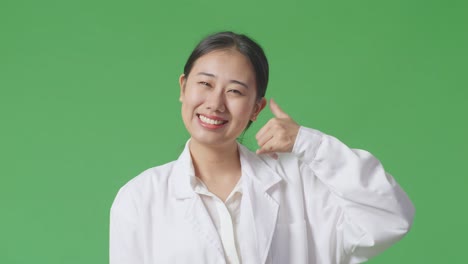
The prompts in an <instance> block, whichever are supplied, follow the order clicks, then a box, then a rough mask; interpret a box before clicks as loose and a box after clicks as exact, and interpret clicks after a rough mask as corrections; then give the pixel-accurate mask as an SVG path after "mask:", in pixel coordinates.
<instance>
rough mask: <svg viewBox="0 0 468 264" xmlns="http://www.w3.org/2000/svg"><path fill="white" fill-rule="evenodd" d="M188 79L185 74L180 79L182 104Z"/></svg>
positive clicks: (180, 99)
mask: <svg viewBox="0 0 468 264" xmlns="http://www.w3.org/2000/svg"><path fill="white" fill-rule="evenodd" d="M186 81H187V80H186V78H185V74H183V73H182V74H181V75H180V77H179V86H180V96H179V101H180V102H182V100H183V98H184V93H185V83H186Z"/></svg>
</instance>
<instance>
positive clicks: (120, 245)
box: [109, 186, 143, 264]
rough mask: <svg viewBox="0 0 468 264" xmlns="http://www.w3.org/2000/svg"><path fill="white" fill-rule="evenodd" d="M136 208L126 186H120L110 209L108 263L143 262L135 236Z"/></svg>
mask: <svg viewBox="0 0 468 264" xmlns="http://www.w3.org/2000/svg"><path fill="white" fill-rule="evenodd" d="M137 216H138V208H137V206H136V203H135V201H134V196H133V195H132V193H131V190H130V189H129V188H128V186H124V187H122V188H121V189H120V190H119V192H118V193H117V196H116V197H115V199H114V202H113V204H112V207H111V211H110V232H109V236H110V238H109V263H110V264H135V263H143V261H142V254H141V252H140V251H141V245H139V244H138V243H139V241H140V240H139V239H138V237H137V234H138V233H137V230H136V227H137V223H136V220H137Z"/></svg>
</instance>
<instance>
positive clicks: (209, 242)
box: [110, 127, 414, 264]
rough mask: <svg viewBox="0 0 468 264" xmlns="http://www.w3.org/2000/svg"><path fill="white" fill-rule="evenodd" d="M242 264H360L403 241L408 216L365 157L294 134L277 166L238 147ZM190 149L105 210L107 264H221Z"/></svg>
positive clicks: (311, 133) (321, 137) (392, 187)
mask: <svg viewBox="0 0 468 264" xmlns="http://www.w3.org/2000/svg"><path fill="white" fill-rule="evenodd" d="M239 152H240V159H241V166H242V177H243V180H242V188H243V197H242V203H241V215H240V217H241V220H240V227H239V228H240V229H241V230H242V231H241V232H242V234H244V235H243V238H242V240H241V241H239V242H240V247H241V248H242V250H241V251H242V252H244V253H243V256H242V263H243V264H259V263H269V264H288V263H290V264H301V263H319V264H333V263H360V262H363V261H365V260H367V259H368V258H369V257H372V256H374V255H376V254H378V253H379V252H381V251H383V250H384V249H386V248H388V247H389V246H390V245H391V244H393V243H395V242H396V241H398V240H399V239H400V238H401V237H402V236H403V235H404V234H405V233H407V232H408V230H409V229H410V226H411V224H412V220H413V214H414V208H413V205H412V204H411V202H410V200H409V199H408V197H407V196H406V194H405V193H404V192H403V191H402V190H401V189H400V187H399V186H398V184H397V183H396V182H395V180H394V179H393V178H392V177H391V176H390V175H389V174H387V173H386V172H385V171H384V169H383V167H382V165H381V164H380V162H379V161H378V160H377V159H376V158H375V157H373V156H372V155H371V154H370V153H368V152H366V151H363V150H356V149H350V148H348V147H347V146H345V145H344V144H343V143H341V142H340V141H339V140H337V139H336V138H334V137H331V136H328V135H325V134H323V133H321V132H320V131H317V130H314V129H309V128H305V127H301V128H300V130H299V134H298V136H297V139H296V142H295V145H294V148H293V151H292V153H288V154H280V155H279V159H278V160H275V159H272V158H270V157H269V156H268V155H260V156H259V155H256V154H255V153H252V152H250V151H249V150H248V149H247V148H245V147H244V146H242V145H240V144H239ZM193 174H194V170H193V166H192V162H191V157H190V153H189V150H188V147H187V146H186V147H185V150H184V151H183V152H182V154H181V155H180V157H179V159H177V160H176V161H173V162H170V163H168V164H165V165H162V166H158V167H154V168H151V169H148V170H146V171H144V172H143V173H141V174H140V175H139V176H137V177H135V178H134V179H132V180H131V181H130V182H128V183H127V184H126V185H125V186H123V187H122V188H121V189H120V191H119V192H118V194H117V197H116V198H115V200H114V203H113V205H112V209H111V223H110V263H111V264H140V263H142V264H143V263H144V264H150V263H151V264H152V263H158V264H165V263H167V264H177V263H200V264H202V263H203V264H215V263H220V264H221V263H226V261H225V258H224V253H223V247H222V244H221V240H220V238H219V236H218V234H217V232H216V229H215V227H214V226H213V224H212V221H211V219H210V216H209V214H208V213H207V211H206V209H205V207H204V204H203V202H202V200H201V199H200V197H199V196H198V195H197V194H196V193H194V191H193V190H192V188H191V185H190V180H189V176H190V175H193Z"/></svg>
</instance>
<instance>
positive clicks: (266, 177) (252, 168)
mask: <svg viewBox="0 0 468 264" xmlns="http://www.w3.org/2000/svg"><path fill="white" fill-rule="evenodd" d="M189 142H190V139H189V140H188V141H187V143H186V144H185V148H184V150H183V152H182V153H181V154H180V156H179V158H178V159H177V160H176V161H175V164H174V167H173V171H172V173H171V179H170V182H171V184H170V185H171V186H170V188H171V191H172V194H173V195H174V196H175V197H176V198H177V199H187V198H191V197H194V196H195V192H194V190H193V188H192V185H191V184H190V177H191V176H193V177H195V170H194V168H193V163H192V157H191V155H190V150H189ZM237 144H238V149H239V156H240V160H241V167H242V172H243V174H245V175H243V176H247V177H250V178H251V179H253V180H254V181H255V182H256V184H258V185H259V186H260V188H261V190H262V191H265V192H267V191H268V190H269V189H270V188H271V187H272V186H274V185H275V184H277V183H278V182H280V181H281V177H280V176H278V174H277V173H276V172H274V171H273V170H272V169H271V168H270V167H269V166H268V165H267V164H266V163H265V161H263V160H262V159H261V158H260V157H259V156H258V155H256V154H255V153H253V152H251V151H250V150H249V149H247V148H246V147H245V146H243V145H242V144H240V143H237Z"/></svg>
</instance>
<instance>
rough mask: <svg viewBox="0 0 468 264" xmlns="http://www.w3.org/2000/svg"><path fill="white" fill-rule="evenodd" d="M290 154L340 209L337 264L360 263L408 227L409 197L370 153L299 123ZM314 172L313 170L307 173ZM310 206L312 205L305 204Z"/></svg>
mask: <svg viewBox="0 0 468 264" xmlns="http://www.w3.org/2000/svg"><path fill="white" fill-rule="evenodd" d="M293 153H294V154H296V156H298V158H299V160H300V161H301V163H302V164H303V166H304V167H305V168H304V170H301V171H304V172H307V173H309V174H311V175H302V177H303V178H304V177H317V178H318V179H319V181H320V182H322V183H323V186H325V188H328V190H329V193H330V195H331V196H332V197H333V199H327V202H329V203H334V204H333V205H330V206H336V207H337V208H338V210H337V212H339V214H340V215H339V216H338V217H335V218H333V219H340V220H339V221H338V222H337V226H336V230H337V231H336V232H337V233H340V234H338V235H337V238H338V239H340V240H342V241H337V244H339V245H341V247H340V248H341V250H342V251H343V252H341V254H340V255H341V256H342V257H341V259H342V262H340V263H361V262H364V261H366V260H367V259H369V258H370V257H372V256H375V255H377V254H378V253H380V252H381V251H383V250H385V249H386V248H388V247H389V246H390V245H392V244H393V243H395V242H396V241H398V240H399V239H401V238H402V237H403V236H404V235H405V234H406V233H407V232H408V231H409V229H410V227H411V224H412V221H413V215H414V207H413V205H412V203H411V201H410V200H409V198H408V196H407V195H406V194H405V193H404V191H403V190H402V189H401V188H400V186H399V185H398V184H397V183H396V182H395V180H394V179H393V177H392V176H391V175H389V174H388V173H386V172H385V170H384V168H383V167H382V164H381V163H380V162H379V161H378V160H377V159H376V158H375V157H374V156H373V155H371V154H370V153H369V152H367V151H364V150H358V149H350V148H348V147H347V146H346V145H345V144H343V143H342V142H340V141H339V140H338V139H336V138H334V137H332V136H329V135H326V134H324V133H322V132H320V131H318V130H315V129H310V128H305V127H301V128H300V130H299V134H298V136H297V139H296V142H295V144H294V147H293ZM311 172H312V173H311ZM309 204H312V203H311V202H309Z"/></svg>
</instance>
